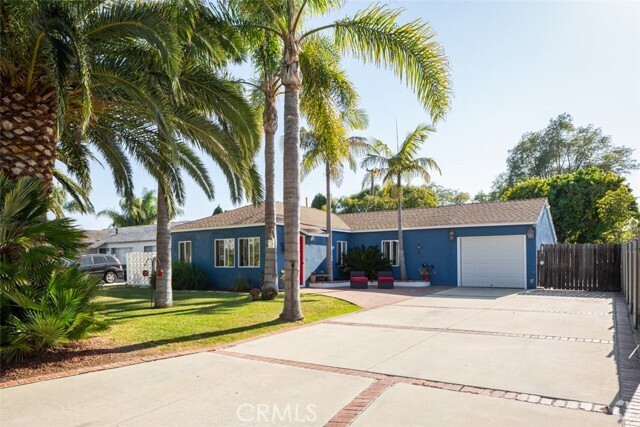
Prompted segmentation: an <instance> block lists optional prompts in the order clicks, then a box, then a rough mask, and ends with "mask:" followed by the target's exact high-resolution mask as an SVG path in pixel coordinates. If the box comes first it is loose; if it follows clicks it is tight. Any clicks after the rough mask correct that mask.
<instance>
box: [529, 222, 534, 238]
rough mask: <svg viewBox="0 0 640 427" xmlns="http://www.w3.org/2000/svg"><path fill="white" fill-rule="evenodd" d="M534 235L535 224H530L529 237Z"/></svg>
mask: <svg viewBox="0 0 640 427" xmlns="http://www.w3.org/2000/svg"><path fill="white" fill-rule="evenodd" d="M533 235H534V228H533V225H530V226H529V229H528V230H527V239H533Z"/></svg>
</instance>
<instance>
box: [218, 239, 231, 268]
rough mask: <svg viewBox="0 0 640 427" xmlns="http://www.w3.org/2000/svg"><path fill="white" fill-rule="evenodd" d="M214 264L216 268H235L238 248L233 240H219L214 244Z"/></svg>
mask: <svg viewBox="0 0 640 427" xmlns="http://www.w3.org/2000/svg"><path fill="white" fill-rule="evenodd" d="M214 245H215V254H214V257H215V259H214V263H215V266H216V267H235V266H236V248H235V245H234V241H233V239H219V240H216V241H215V242H214Z"/></svg>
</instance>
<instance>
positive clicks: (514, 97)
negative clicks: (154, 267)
mask: <svg viewBox="0 0 640 427" xmlns="http://www.w3.org/2000/svg"><path fill="white" fill-rule="evenodd" d="M370 3H371V2H369V1H351V2H348V3H347V4H346V5H345V7H344V8H343V9H342V10H341V11H340V12H339V13H335V14H332V15H329V16H325V17H322V18H320V19H318V20H317V21H313V22H310V23H309V25H314V26H315V25H318V24H320V25H321V24H322V23H326V22H330V21H331V20H333V19H335V18H338V17H341V16H347V15H353V14H354V13H355V12H357V11H358V10H361V9H363V8H365V7H367V6H368V5H369V4H370ZM390 6H391V7H401V8H404V9H405V11H404V13H403V14H402V15H401V18H400V19H401V20H402V21H403V22H406V21H409V20H413V19H416V18H421V19H424V20H426V21H428V22H429V23H430V25H431V26H432V28H433V30H434V31H435V32H436V33H437V36H436V40H437V41H438V42H439V43H441V44H442V45H443V47H444V50H445V53H446V55H447V56H448V58H449V61H450V65H451V79H452V83H453V92H454V97H453V99H452V103H451V109H450V112H449V113H448V114H447V116H446V118H445V119H444V120H442V121H440V122H438V123H437V124H436V129H437V131H436V132H435V133H434V134H433V135H432V136H431V137H430V138H429V140H428V141H427V142H426V143H425V144H424V146H423V148H422V152H421V155H422V156H428V157H432V158H434V159H435V160H436V161H437V163H438V164H439V165H440V168H441V169H442V175H441V176H440V175H437V174H436V175H434V176H433V179H432V182H434V183H437V184H439V185H443V186H445V187H448V188H455V189H458V190H461V191H465V192H468V193H470V194H471V195H472V196H473V195H474V194H476V193H477V192H479V191H481V190H484V191H488V190H490V188H491V183H492V181H493V179H494V178H495V176H496V175H497V174H498V173H500V172H502V171H504V170H505V166H506V157H507V152H508V150H509V149H511V148H513V146H514V145H516V144H517V143H518V141H519V140H520V137H521V136H522V134H524V133H526V132H529V131H535V130H539V129H542V128H544V127H546V125H547V124H548V122H549V120H550V119H551V118H553V117H555V116H557V115H558V114H561V113H565V112H566V113H569V114H571V115H572V116H573V118H574V124H576V125H579V126H586V125H588V124H593V125H595V126H596V127H600V128H601V129H602V130H603V132H604V133H605V134H607V135H610V136H611V137H612V140H613V142H614V144H615V145H624V146H627V147H631V148H634V149H635V150H636V151H635V153H634V157H635V158H636V159H637V160H638V159H640V2H637V1H628V2H611V1H600V2H596V1H590V2H581V1H574V2H560V1H553V2H517V1H509V2H507V1H501V2H485V1H472V2H467V1H444V2H439V1H411V2H402V1H392V2H390ZM343 64H344V67H345V68H346V69H347V70H348V74H349V76H350V78H351V80H352V81H353V82H354V83H355V86H356V88H357V90H358V93H359V95H360V107H361V108H364V109H365V110H366V111H367V113H368V115H369V128H368V129H367V130H364V131H359V132H358V135H363V136H367V137H375V138H377V139H380V140H382V141H384V142H386V143H387V144H388V145H389V146H391V147H393V146H395V143H396V123H397V127H398V132H399V135H400V140H401V141H402V139H403V138H404V136H405V135H406V134H407V133H408V132H409V131H411V130H412V129H415V127H416V126H417V125H419V124H420V123H430V120H429V115H428V114H427V113H426V112H425V111H424V109H423V108H422V107H421V106H420V104H419V103H418V102H417V100H416V97H415V96H414V95H413V94H412V92H411V90H409V89H408V88H407V87H406V86H405V85H404V84H403V83H402V82H401V81H399V80H398V79H397V78H396V77H395V76H394V75H393V73H392V72H391V71H389V70H385V69H378V68H376V67H375V66H373V65H370V64H362V63H361V62H359V61H357V60H355V59H353V58H349V57H347V58H345V59H344V62H343ZM232 73H234V74H235V75H237V76H238V77H240V78H248V77H249V76H250V75H251V68H250V67H249V66H248V65H246V66H239V67H235V68H234V69H233V70H232ZM279 114H280V118H281V122H280V123H279V132H278V134H277V135H276V141H279V140H280V138H281V135H282V129H283V128H284V125H283V123H282V117H283V114H282V103H280V104H279ZM277 145H278V147H277V149H276V157H277V161H276V198H277V200H282V152H281V150H280V147H279V144H277ZM206 164H207V165H208V166H209V170H210V173H211V175H212V178H213V181H214V184H215V186H216V197H215V200H213V201H208V200H207V199H206V197H205V196H204V193H203V192H202V191H201V190H200V189H199V188H198V186H197V185H195V184H194V183H193V182H191V181H188V184H187V188H188V190H187V200H186V204H185V205H184V207H183V211H184V214H183V215H182V216H181V217H180V218H178V220H194V219H198V218H202V217H205V216H208V215H210V214H211V213H212V212H213V209H214V208H215V207H216V206H217V205H218V204H219V205H220V206H222V208H223V209H225V210H228V209H233V208H234V206H233V204H232V203H231V201H230V199H229V192H228V190H227V188H226V182H225V180H224V178H223V176H222V174H221V173H220V172H219V170H218V169H217V168H216V166H215V164H214V163H213V162H212V161H210V160H206ZM257 164H258V167H259V169H260V171H261V172H262V171H264V152H262V151H261V152H260V153H259V154H258V157H257ZM93 166H94V167H93V168H92V179H93V185H94V191H93V193H92V202H93V204H94V206H95V208H96V211H100V210H102V209H107V208H115V207H117V204H118V200H119V197H118V195H117V193H116V190H115V188H114V186H113V179H112V177H111V174H110V172H109V171H108V170H105V169H103V168H102V167H101V166H100V165H98V164H94V165H93ZM363 175H364V172H362V171H358V172H356V173H353V172H350V171H349V172H347V173H346V174H345V179H344V182H343V183H342V185H341V186H340V187H339V188H337V187H335V186H333V188H332V193H333V196H334V197H335V196H341V195H347V194H351V193H355V192H357V191H360V185H361V182H362V178H363ZM627 178H628V180H629V183H630V184H631V186H632V188H633V189H634V192H635V194H636V196H640V171H635V172H634V173H632V174H631V175H629V176H628V177H627ZM135 185H136V188H137V193H140V192H141V191H142V189H143V188H148V189H155V187H156V185H155V184H154V181H153V179H151V178H150V177H149V176H148V175H147V174H146V173H145V172H144V171H143V170H142V168H141V167H139V166H138V167H136V169H135ZM319 192H324V174H323V172H322V170H318V171H316V172H314V173H312V174H311V175H309V176H308V177H307V178H306V179H305V180H304V181H303V182H302V191H301V195H302V201H301V203H302V204H303V205H304V203H305V198H308V203H309V204H310V203H311V200H312V199H313V197H314V195H315V194H317V193H319ZM73 216H74V217H75V218H76V219H77V220H78V223H79V225H80V226H82V227H83V228H86V229H99V228H106V227H108V226H109V220H108V219H106V218H96V217H95V216H93V215H73Z"/></svg>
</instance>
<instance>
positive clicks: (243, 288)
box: [233, 275, 252, 292]
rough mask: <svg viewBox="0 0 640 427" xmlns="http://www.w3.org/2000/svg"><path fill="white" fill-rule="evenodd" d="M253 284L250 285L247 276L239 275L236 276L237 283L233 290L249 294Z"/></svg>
mask: <svg viewBox="0 0 640 427" xmlns="http://www.w3.org/2000/svg"><path fill="white" fill-rule="evenodd" d="M251 287H252V286H251V284H250V283H249V279H247V278H246V277H245V276H242V275H238V276H236V281H235V283H234V284H233V290H234V291H236V292H248V291H249V289H251Z"/></svg>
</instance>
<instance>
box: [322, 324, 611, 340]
mask: <svg viewBox="0 0 640 427" xmlns="http://www.w3.org/2000/svg"><path fill="white" fill-rule="evenodd" d="M325 323H330V324H333V325H343V326H356V327H371V328H383V329H401V330H409V331H426V332H450V333H455V334H472V335H490V336H497V337H508V338H530V339H539V340H550V341H572V342H584V343H595V344H613V343H614V342H613V341H612V340H599V339H592V338H578V337H560V336H557V335H537V334H516V333H509V332H491V331H476V330H471V329H453V328H430V327H426V326H402V325H385V324H376V323H360V322H343V321H340V320H328V321H326V322H325Z"/></svg>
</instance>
